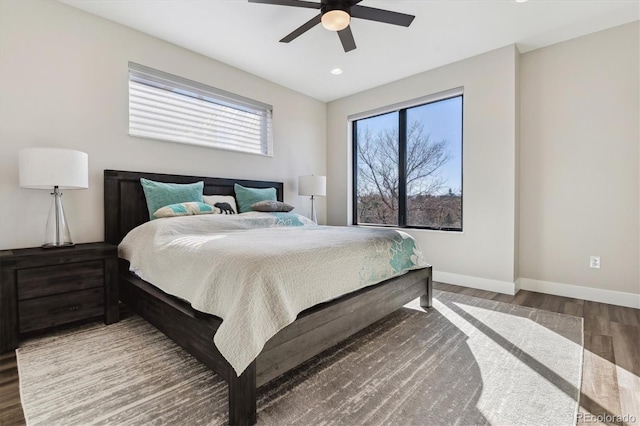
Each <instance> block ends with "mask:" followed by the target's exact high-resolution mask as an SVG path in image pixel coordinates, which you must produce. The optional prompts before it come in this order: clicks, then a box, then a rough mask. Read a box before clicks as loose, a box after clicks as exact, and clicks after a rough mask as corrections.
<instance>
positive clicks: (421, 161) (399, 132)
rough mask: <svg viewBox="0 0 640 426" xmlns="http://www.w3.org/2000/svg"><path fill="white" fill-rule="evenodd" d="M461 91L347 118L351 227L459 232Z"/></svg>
mask: <svg viewBox="0 0 640 426" xmlns="http://www.w3.org/2000/svg"><path fill="white" fill-rule="evenodd" d="M462 103H463V96H462V90H461V89H455V90H453V91H449V92H446V93H443V94H439V95H434V96H431V97H428V98H422V99H420V100H418V101H412V102H411V103H410V105H408V106H403V105H400V106H393V107H389V108H386V109H385V111H383V112H380V111H378V112H373V113H371V112H370V113H366V114H360V116H361V118H360V117H357V118H355V117H350V119H351V120H352V129H353V194H354V200H353V201H354V202H353V209H354V211H353V217H354V224H360V225H389V226H398V227H410V228H427V229H439V230H446V231H462Z"/></svg>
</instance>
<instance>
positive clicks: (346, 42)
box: [249, 0, 415, 52]
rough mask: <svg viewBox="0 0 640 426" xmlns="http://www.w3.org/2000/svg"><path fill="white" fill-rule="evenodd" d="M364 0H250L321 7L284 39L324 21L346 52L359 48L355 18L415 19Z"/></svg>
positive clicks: (401, 22) (403, 22)
mask: <svg viewBox="0 0 640 426" xmlns="http://www.w3.org/2000/svg"><path fill="white" fill-rule="evenodd" d="M361 1H362V0H321V1H320V3H314V2H309V1H301V0H249V3H265V4H275V5H278V6H293V7H305V8H308V9H320V14H319V15H317V16H315V17H313V18H311V19H310V20H309V21H307V22H306V23H305V24H302V25H301V26H300V27H298V28H297V29H295V30H294V31H293V32H292V33H291V34H289V35H287V36H285V37H284V38H283V39H282V40H280V42H281V43H289V42H290V41H292V40H295V39H296V38H298V37H300V36H301V35H302V34H304V33H306V32H307V31H309V30H310V29H311V28H313V27H315V26H316V25H318V24H320V23H322V26H323V27H325V28H326V29H328V30H330V31H337V32H338V36H339V37H340V42H342V47H343V48H344V51H345V52H350V51H352V50H353V49H355V48H356V41H355V40H354V38H353V33H351V27H350V26H349V24H350V22H351V18H360V19H366V20H368V21H376V22H383V23H386V24H393V25H401V26H403V27H408V26H409V25H411V22H413V18H415V16H413V15H407V14H405V13H398V12H392V11H390V10H383V9H376V8H374V7H368V6H359V5H358V3H360V2H361Z"/></svg>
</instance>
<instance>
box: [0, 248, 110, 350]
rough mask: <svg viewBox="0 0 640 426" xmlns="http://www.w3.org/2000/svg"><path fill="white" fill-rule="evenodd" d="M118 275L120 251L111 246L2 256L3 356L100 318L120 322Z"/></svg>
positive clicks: (0, 323)
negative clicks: (22, 343) (36, 335)
mask: <svg viewBox="0 0 640 426" xmlns="http://www.w3.org/2000/svg"><path fill="white" fill-rule="evenodd" d="M117 270H118V248H117V246H115V245H113V244H107V243H90V244H77V245H75V246H72V247H65V248H49V249H43V248H40V247H38V248H26V249H18V250H3V251H0V353H2V352H7V351H11V350H14V349H15V348H16V347H17V346H18V340H19V338H20V337H21V336H22V335H24V334H26V333H31V332H34V331H41V330H46V329H49V328H51V327H54V326H57V325H61V324H68V323H72V322H76V321H80V320H86V319H90V318H97V317H103V318H104V322H105V324H111V323H114V322H117V321H118V320H119V311H118V282H117V277H118V274H117Z"/></svg>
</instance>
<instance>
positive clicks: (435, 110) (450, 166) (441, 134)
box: [360, 96, 462, 193]
mask: <svg viewBox="0 0 640 426" xmlns="http://www.w3.org/2000/svg"><path fill="white" fill-rule="evenodd" d="M414 120H418V121H420V122H422V123H423V124H424V130H425V133H426V134H427V135H431V140H432V141H440V140H442V139H445V140H446V141H447V151H448V152H449V156H450V159H449V161H448V162H447V163H446V164H445V165H444V166H443V167H442V168H441V169H440V177H442V179H443V180H444V181H445V182H446V183H445V185H444V187H443V189H442V192H443V193H447V192H449V188H451V189H452V190H453V191H454V192H455V193H459V192H460V190H461V189H462V96H458V97H455V98H450V99H446V100H443V101H439V102H433V103H430V104H426V105H422V106H419V107H415V108H411V109H409V110H407V121H408V123H411V122H412V121H414ZM360 125H361V126H363V125H364V126H366V127H368V128H369V129H370V130H371V132H372V133H376V132H378V131H379V130H381V129H385V128H386V129H390V128H393V127H397V126H398V114H397V113H396V112H393V113H389V114H384V115H379V116H377V117H371V118H368V119H364V120H360ZM361 129H362V127H361Z"/></svg>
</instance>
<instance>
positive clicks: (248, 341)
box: [119, 213, 426, 375]
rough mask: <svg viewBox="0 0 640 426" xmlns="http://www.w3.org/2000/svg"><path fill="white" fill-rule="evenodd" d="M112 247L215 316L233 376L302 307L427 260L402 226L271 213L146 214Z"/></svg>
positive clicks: (218, 339)
mask: <svg viewBox="0 0 640 426" xmlns="http://www.w3.org/2000/svg"><path fill="white" fill-rule="evenodd" d="M301 225H302V226H301ZM119 254H120V257H122V258H124V259H127V260H129V261H130V262H131V270H132V271H134V272H135V273H136V274H138V275H139V276H140V277H141V278H143V279H144V280H146V281H148V282H150V283H153V284H154V285H156V286H157V287H159V288H160V289H162V290H163V291H165V292H166V293H169V294H172V295H174V296H177V297H180V298H182V299H185V300H187V301H189V302H190V303H191V306H193V308H194V309H196V310H198V311H201V312H206V313H210V314H213V315H216V316H218V317H220V318H222V319H223V322H222V324H221V326H220V328H219V329H218V331H217V332H216V334H215V336H214V341H215V344H216V346H217V347H218V350H219V351H220V353H222V355H223V356H224V357H225V358H226V359H227V360H228V361H229V363H230V364H231V365H232V366H233V368H234V369H235V371H236V373H237V374H238V375H240V374H241V373H242V372H243V371H244V370H245V368H246V367H247V366H248V365H249V364H250V363H251V362H252V361H253V360H254V359H255V358H256V357H257V356H258V354H259V353H260V352H261V350H262V348H263V347H264V344H265V343H266V342H267V341H268V340H269V339H270V338H271V337H272V336H273V335H274V334H276V333H277V332H278V331H279V330H281V329H282V328H284V327H286V326H287V325H288V324H291V323H292V322H293V321H294V320H295V319H296V316H297V315H298V314H299V313H300V312H302V311H303V310H305V309H307V308H309V307H311V306H314V305H317V304H319V303H322V302H326V301H329V300H332V299H335V298H337V297H340V296H341V295H344V294H347V293H349V292H352V291H355V290H357V289H360V288H363V287H366V286H369V285H373V284H376V283H378V282H380V281H383V280H385V279H388V278H391V277H394V276H397V275H401V274H403V273H405V272H406V271H408V270H411V269H418V268H422V267H425V266H426V263H425V261H424V259H423V257H422V254H421V252H420V250H419V249H418V248H417V245H416V243H415V241H414V240H413V238H412V237H411V236H409V235H408V234H406V233H404V232H400V231H396V230H391V229H389V230H387V229H369V228H368V229H363V228H357V227H332V226H318V225H315V224H314V223H313V222H311V221H309V220H308V219H306V218H303V217H302V216H298V215H294V214H269V213H244V214H240V215H200V216H187V217H175V218H165V219H158V220H153V221H151V222H147V223H145V224H143V225H141V226H139V227H137V228H135V229H133V230H132V231H131V232H129V234H128V235H127V236H126V237H125V238H124V240H123V241H122V243H121V244H120V247H119Z"/></svg>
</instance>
